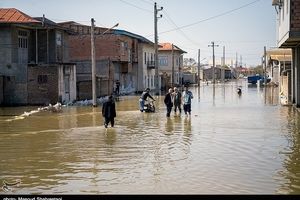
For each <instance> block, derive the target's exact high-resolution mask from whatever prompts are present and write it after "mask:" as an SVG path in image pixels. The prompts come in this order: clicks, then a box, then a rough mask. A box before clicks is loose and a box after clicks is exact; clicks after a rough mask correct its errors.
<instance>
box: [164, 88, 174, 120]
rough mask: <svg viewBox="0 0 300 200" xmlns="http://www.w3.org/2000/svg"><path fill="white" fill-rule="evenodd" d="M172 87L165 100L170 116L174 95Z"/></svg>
mask: <svg viewBox="0 0 300 200" xmlns="http://www.w3.org/2000/svg"><path fill="white" fill-rule="evenodd" d="M172 92H173V90H172V88H170V89H169V92H168V93H167V94H166V96H165V99H164V102H165V104H166V106H167V117H170V114H171V111H172V107H173V95H172Z"/></svg>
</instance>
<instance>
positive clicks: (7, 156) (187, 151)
mask: <svg viewBox="0 0 300 200" xmlns="http://www.w3.org/2000/svg"><path fill="white" fill-rule="evenodd" d="M238 86H242V89H243V93H242V96H241V97H239V96H238V94H237V92H236V88H237V87H238ZM190 90H191V91H192V92H193V94H194V96H195V97H194V99H193V100H192V115H191V116H185V115H184V113H183V114H181V116H180V115H177V116H174V112H172V113H171V116H170V117H169V118H167V117H166V116H165V113H166V108H165V105H164V103H163V96H159V97H157V101H156V102H155V103H156V108H157V112H155V113H141V112H140V111H139V110H138V98H139V97H138V96H122V97H121V98H120V101H118V102H116V108H117V117H116V126H115V127H114V128H108V129H107V130H106V129H105V128H104V126H103V118H102V116H101V106H100V107H97V108H93V107H66V108H64V110H63V112H62V113H49V112H40V113H37V114H35V115H31V116H29V117H26V118H24V119H22V120H21V119H20V120H14V121H7V119H11V118H12V117H14V116H17V115H20V114H22V113H23V112H24V111H26V110H30V109H32V108H29V107H26V108H1V109H0V114H2V116H1V117H0V126H1V129H0V159H1V161H2V163H5V165H0V171H1V173H0V182H2V181H1V180H4V179H5V180H7V181H13V180H15V179H17V178H18V179H21V180H22V184H21V185H20V187H18V188H15V190H14V191H13V193H14V194H18V193H20V194H21V193H25V194H28V193H31V194H32V193H36V194H49V193H60V194H61V193H65V194H74V193H75V194H107V193H114V194H117V193H121V194H127V193H128V194H137V193H143V194H145V193H146V194H151V193H159V194H216V193H218V194H220V193H221V194H249V193H250V194H272V193H284V194H285V193H293V194H297V193H300V190H299V187H300V182H299V181H300V171H299V165H300V163H299V150H300V148H299V146H300V140H299V131H300V121H299V115H298V112H297V111H295V110H294V109H293V108H290V107H282V106H279V105H278V104H279V102H278V98H275V97H276V95H277V94H278V93H277V92H278V88H273V89H272V88H266V90H264V88H262V87H259V86H257V85H255V86H252V85H248V84H247V83H246V82H243V81H239V82H228V83H225V84H216V85H215V86H213V84H210V85H202V86H201V89H200V88H197V87H195V88H194V87H191V88H190ZM265 92H266V94H267V95H265ZM200 96H201V101H200ZM34 109H35V108H34ZM0 193H1V192H0ZM2 193H3V191H2Z"/></svg>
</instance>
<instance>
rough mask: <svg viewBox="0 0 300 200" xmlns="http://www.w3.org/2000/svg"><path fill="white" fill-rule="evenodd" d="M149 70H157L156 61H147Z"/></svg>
mask: <svg viewBox="0 0 300 200" xmlns="http://www.w3.org/2000/svg"><path fill="white" fill-rule="evenodd" d="M147 69H155V61H147Z"/></svg>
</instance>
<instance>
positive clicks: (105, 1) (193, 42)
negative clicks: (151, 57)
mask: <svg viewBox="0 0 300 200" xmlns="http://www.w3.org/2000/svg"><path fill="white" fill-rule="evenodd" d="M156 2H157V4H158V7H160V6H163V11H160V12H159V14H162V15H163V17H162V18H161V19H159V20H158V32H159V42H170V43H174V44H175V45H177V46H178V47H180V48H182V49H183V50H185V51H187V52H188V53H187V54H185V55H184V57H188V58H190V57H191V58H194V59H196V60H197V52H198V49H200V50H201V59H203V58H206V61H207V60H211V59H212V48H211V47H208V45H209V44H210V43H211V41H215V43H216V44H217V45H219V47H216V49H215V53H216V60H217V61H219V60H220V59H221V56H222V51H223V46H225V50H226V58H227V59H229V60H230V59H232V60H233V63H235V57H236V53H238V61H240V56H241V55H242V62H243V65H245V64H246V65H247V66H249V65H252V66H253V65H254V66H255V65H258V64H260V63H261V56H262V54H263V48H264V46H266V47H267V49H269V48H272V47H275V46H276V11H275V9H274V7H273V6H272V1H271V0H185V1H183V0H181V1H180V0H157V1H156ZM251 3H252V4H251ZM247 4H248V6H247ZM243 6H244V7H243ZM0 7H2V8H17V9H19V10H21V11H23V12H24V13H26V14H28V15H30V16H32V17H40V16H42V15H43V14H45V16H46V17H47V18H49V19H51V20H53V21H55V22H62V21H69V20H73V21H77V22H79V23H82V24H86V25H90V20H91V18H94V19H95V20H96V25H97V26H104V27H111V26H113V25H114V24H116V23H119V24H120V25H119V27H118V29H124V30H127V31H130V32H133V33H136V34H139V35H142V36H144V37H147V38H148V39H150V40H152V41H154V36H153V34H154V25H153V21H154V19H153V18H154V14H153V7H154V1H153V0H85V1H84V0H47V1H46V0H26V1H24V0H1V1H0ZM181 27H183V28H181ZM174 29H175V30H174ZM203 62H205V61H203Z"/></svg>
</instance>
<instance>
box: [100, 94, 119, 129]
mask: <svg viewBox="0 0 300 200" xmlns="http://www.w3.org/2000/svg"><path fill="white" fill-rule="evenodd" d="M102 116H103V117H104V126H105V128H107V125H108V123H109V122H110V124H111V127H114V124H115V117H116V106H115V102H114V100H113V97H112V96H109V97H108V101H106V102H105V103H104V104H103V106H102Z"/></svg>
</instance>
